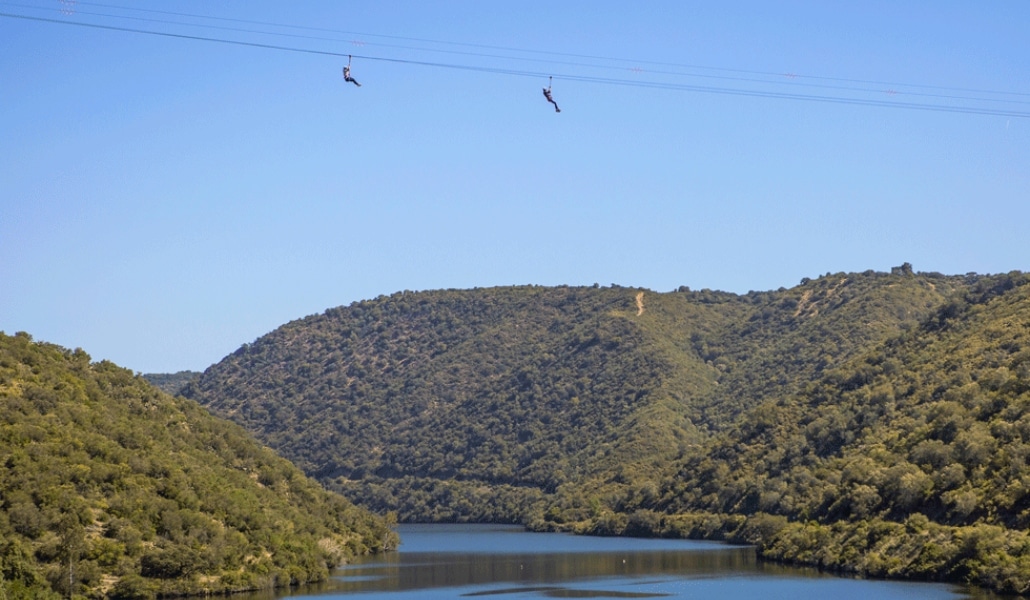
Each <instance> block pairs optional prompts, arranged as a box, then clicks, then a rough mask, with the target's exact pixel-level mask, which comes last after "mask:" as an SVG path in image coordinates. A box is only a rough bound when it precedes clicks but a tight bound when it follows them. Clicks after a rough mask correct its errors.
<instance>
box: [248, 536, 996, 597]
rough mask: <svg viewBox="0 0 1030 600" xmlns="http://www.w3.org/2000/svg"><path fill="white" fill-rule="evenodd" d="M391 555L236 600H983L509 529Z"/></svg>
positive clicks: (750, 561)
mask: <svg viewBox="0 0 1030 600" xmlns="http://www.w3.org/2000/svg"><path fill="white" fill-rule="evenodd" d="M400 533H401V539H402V545H401V548H400V551H399V552H396V553H392V554H388V555H385V556H381V557H373V558H370V559H366V560H364V561H358V562H355V563H354V564H352V565H348V566H346V567H344V568H342V569H339V570H338V571H337V572H336V573H335V574H334V576H333V577H332V578H331V580H330V581H327V582H325V583H322V584H318V585H316V586H307V587H304V588H301V589H296V590H291V591H288V592H278V593H263V594H251V595H247V596H244V597H243V598H241V599H240V600H273V599H275V598H286V597H295V596H304V597H310V598H319V599H320V600H329V599H330V598H332V599H336V598H340V599H343V600H359V599H361V598H366V597H367V598H378V597H386V598H390V599H391V600H408V599H415V600H424V599H427V598H478V597H483V598H488V599H489V598H498V599H499V600H510V599H513V598H541V597H544V598H661V597H676V598H707V597H719V598H720V599H722V600H735V599H738V598H739V599H743V598H749V599H750V598H755V597H763V598H784V599H786V600H802V599H805V598H826V597H832V598H834V600H848V599H850V598H861V599H865V598H897V599H905V600H912V599H920V600H921V599H927V600H942V599H958V598H967V599H968V598H972V597H976V598H978V599H979V598H986V595H985V596H981V595H980V594H978V593H975V592H974V594H973V595H970V594H969V593H967V591H963V590H960V589H959V588H956V587H953V586H947V585H941V584H925V583H905V582H886V581H871V580H861V579H847V578H841V577H835V576H832V575H829V574H826V573H822V572H819V571H818V570H816V569H798V568H792V567H785V566H782V565H776V564H772V563H767V562H762V561H759V560H758V559H757V557H756V554H755V550H754V549H753V548H750V547H739V546H728V545H724V544H716V543H709V542H691V541H686V540H642V539H626V538H592V537H580V536H569V535H558V534H536V533H527V532H525V531H523V530H521V529H520V528H517V527H497V526H474V525H458V526H440V525H434V526H402V527H401V528H400Z"/></svg>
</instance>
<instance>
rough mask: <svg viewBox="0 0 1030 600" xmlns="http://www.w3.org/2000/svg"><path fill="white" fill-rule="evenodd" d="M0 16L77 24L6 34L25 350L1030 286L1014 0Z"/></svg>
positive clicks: (150, 365)
mask: <svg viewBox="0 0 1030 600" xmlns="http://www.w3.org/2000/svg"><path fill="white" fill-rule="evenodd" d="M0 13H6V14H9V15H21V16H30V17H34V18H36V19H53V20H56V21H63V22H62V23H55V22H49V21H41V20H31V19H24V18H15V17H10V16H8V17H0V330H3V331H6V332H7V333H13V332H15V331H22V330H24V331H28V332H29V333H31V334H32V335H33V336H34V337H35V338H36V339H41V340H46V341H50V342H54V343H58V344H61V345H64V346H67V347H82V348H83V349H85V350H86V351H87V352H89V353H90V354H91V355H92V356H93V357H94V359H101V358H106V359H110V360H113V361H115V362H117V363H118V364H120V365H123V366H126V367H129V368H131V369H134V370H137V371H142V372H167V371H177V370H180V369H194V370H202V369H204V368H206V367H207V366H209V365H210V364H212V363H214V362H217V361H218V360H220V359H221V358H222V357H223V356H225V355H226V354H228V353H230V352H232V351H233V350H235V349H236V348H237V347H239V346H240V345H241V344H243V343H246V342H251V341H253V340H254V339H255V338H257V337H259V336H261V335H263V334H265V333H267V332H269V331H271V330H272V329H274V328H276V327H278V326H279V325H281V324H283V323H286V322H288V321H290V320H293V319H296V318H300V317H303V316H305V315H308V314H312V313H316V312H321V311H323V310H325V309H326V308H329V307H333V306H339V305H346V304H350V303H351V302H354V301H357V300H362V299H367V298H373V297H375V296H378V295H380V294H390V293H392V292H395V291H399V290H405V289H406V290H424V289H438V288H470V287H476V286H479V287H485V286H495V285H511V284H528V283H533V284H541V285H558V284H570V285H592V284H593V283H600V284H602V285H607V284H610V283H617V284H620V285H625V286H641V287H646V288H649V289H652V290H655V291H668V290H672V289H675V288H676V287H678V286H681V285H686V286H689V287H691V288H693V289H702V288H712V289H722V290H727V291H733V292H739V293H744V292H747V291H748V290H766V289H776V288H779V287H781V286H782V287H791V286H793V285H796V284H797V283H798V282H799V281H800V279H801V278H803V277H817V276H819V275H822V274H824V273H827V272H838V271H864V270H866V269H874V270H880V271H886V270H889V269H890V268H891V267H892V266H896V265H900V264H901V263H903V262H910V263H912V264H913V266H914V267H915V269H916V270H917V271H939V272H942V273H947V274H959V273H966V272H969V271H976V272H980V273H997V272H1007V271H1011V270H1028V269H1030V242H1028V237H1030V236H1028V235H1027V233H1026V232H1027V230H1028V227H1027V223H1030V193H1028V192H1030V118H1028V116H1027V115H1028V114H1030V36H1027V35H1026V31H1027V29H1028V27H1030V3H1028V2H1023V1H1021V0H1018V1H1017V0H1012V1H1009V2H1004V1H997V2H992V3H974V2H949V1H933V2H930V1H927V2H915V1H913V2H896V1H891V2H877V1H869V2H824V1H811V2H805V1H783V2H765V1H762V2H744V1H732V0H731V1H725V2H685V1H668V2H664V1H653V2H634V3H629V2H607V1H602V0H591V1H567V2H563V1H560V0H551V1H547V2H541V1H536V0H522V1H519V2H492V1H479V0H477V1H467V2H458V1H454V2H450V1H441V2H432V1H426V0H420V1H411V2H399V1H390V0H381V1H368V2H366V1H353V2H343V1H328V0H327V1H315V0H305V1H299V2H259V1H248V2H243V1H242V0H240V1H236V0H233V1H230V0H225V1H215V2H211V1H204V2H200V1H185V0H174V1H173V0H168V1H164V2H146V1H140V2H132V3H129V2H121V1H120V0H111V3H90V2H83V1H79V2H71V1H70V0H66V1H65V2H61V1H60V0H22V1H21V2H3V1H0ZM188 15H192V16H188ZM126 17H131V18H126ZM71 22H75V23H89V24H93V25H100V26H102V27H99V28H98V27H85V26H81V25H73V24H69V23H71ZM198 25H204V26H205V27H200V26H198ZM103 27H121V28H127V29H137V30H145V31H152V32H163V33H166V34H172V35H171V36H168V35H154V34H152V33H151V34H148V33H136V32H127V31H117V30H112V29H107V28H103ZM259 32H264V33H259ZM175 36H178V37H175ZM182 36H194V37H205V38H212V39H218V40H225V41H228V42H233V43H225V41H223V42H212V41H202V40H196V39H188V38H186V37H182ZM245 44H265V45H273V46H279V47H282V48H292V49H293V50H285V49H270V48H260V47H255V46H253V45H245ZM296 50H302V51H296ZM346 54H353V55H355V59H354V60H353V74H354V76H355V78H356V79H358V80H359V81H360V82H361V83H362V84H363V85H362V87H361V88H357V87H354V86H352V85H350V84H346V83H345V82H344V81H343V79H342V76H341V67H342V65H343V63H344V62H345V61H346V58H344V57H343V56H340V55H346ZM547 75H553V76H554V82H553V93H554V98H555V100H556V101H557V102H558V104H559V106H561V108H562V112H561V113H560V114H556V113H555V112H554V111H553V109H552V107H551V106H550V105H549V104H547V102H546V101H545V99H544V98H543V96H542V94H541V93H540V91H541V88H542V87H544V86H546V85H547V83H548V80H547ZM596 78H602V79H605V80H607V81H606V82H598V81H593V80H591V79H596ZM698 88H704V89H698ZM784 94H788V95H793V96H803V97H806V98H807V99H791V98H785V97H783V95H784ZM813 96H817V97H820V98H821V99H822V100H821V101H815V100H812V99H811V97H813ZM852 101H858V102H871V103H872V105H865V104H853V103H851V102H852ZM883 103H889V104H904V105H911V104H919V105H921V108H904V107H897V106H883V105H881V104H883ZM956 111H959V112H956ZM961 111H966V112H961Z"/></svg>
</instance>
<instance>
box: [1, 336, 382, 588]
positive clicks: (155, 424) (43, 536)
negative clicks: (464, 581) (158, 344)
mask: <svg viewBox="0 0 1030 600" xmlns="http://www.w3.org/2000/svg"><path fill="white" fill-rule="evenodd" d="M0 401H2V405H0V464H3V465H4V468H3V469H0V509H2V510H0V575H2V578H0V597H3V598H7V599H10V600H14V599H18V598H48V597H52V598H61V597H67V596H68V595H69V594H75V595H77V596H80V597H81V596H86V597H91V598H100V597H112V598H148V597H154V596H156V595H180V594H187V593H189V594H200V593H204V594H208V593H219V592H227V591H233V590H243V589H256V588H265V587H272V586H278V585H288V584H292V583H300V582H304V581H313V580H318V579H322V578H325V577H326V576H327V574H328V569H329V567H330V566H334V565H336V564H339V563H340V562H343V561H345V560H346V559H347V557H349V556H353V555H356V554H365V553H370V552H378V551H382V550H385V549H388V548H390V547H391V546H392V545H394V544H395V543H396V540H395V534H393V533H392V532H391V530H390V529H389V527H388V523H387V522H386V521H385V520H383V519H380V518H377V517H375V516H373V515H371V514H370V513H368V512H366V511H364V510H363V509H358V508H356V507H354V506H353V505H352V504H350V503H349V502H347V501H346V500H344V499H343V498H341V497H339V496H337V495H334V494H330V493H327V492H325V491H324V489H323V488H322V487H321V486H320V485H319V484H318V483H316V482H314V481H312V480H310V479H308V478H307V477H305V476H304V475H303V474H302V473H301V472H300V471H299V470H298V469H297V468H295V467H294V466H293V465H291V464H290V463H288V462H287V461H286V460H284V459H282V458H279V457H278V456H276V455H275V454H274V453H273V452H272V451H270V450H269V449H267V448H265V447H263V446H260V445H259V444H257V443H256V442H255V441H253V439H252V438H251V437H250V436H249V435H248V434H246V433H245V432H244V431H243V430H242V429H241V428H239V427H238V426H237V425H234V424H230V423H228V422H225V421H222V420H219V419H216V418H214V417H212V416H211V415H210V414H208V413H207V412H206V411H205V410H204V409H202V408H201V407H199V406H198V405H197V404H196V403H194V402H192V401H188V400H184V399H182V398H179V399H175V398H172V397H170V396H168V395H167V394H165V393H163V392H160V391H159V390H157V389H156V388H154V387H153V386H151V385H150V384H149V383H147V382H146V381H145V380H143V379H142V378H141V377H137V376H134V375H133V373H132V372H130V371H128V370H126V369H122V368H119V367H117V366H115V365H113V364H111V363H109V362H106V361H104V362H99V363H93V362H91V361H90V357H89V355H87V354H86V353H85V352H83V351H82V350H78V349H77V350H74V351H69V350H66V349H63V348H60V347H58V346H54V345H50V344H44V343H35V342H33V341H32V339H31V337H30V336H28V335H27V334H24V333H19V334H17V335H14V336H8V335H4V334H3V333H0Z"/></svg>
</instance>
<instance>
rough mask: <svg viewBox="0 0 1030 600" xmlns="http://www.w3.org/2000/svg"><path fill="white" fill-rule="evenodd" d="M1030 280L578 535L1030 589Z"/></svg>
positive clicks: (621, 501) (906, 340) (833, 383)
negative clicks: (699, 539)
mask: <svg viewBox="0 0 1030 600" xmlns="http://www.w3.org/2000/svg"><path fill="white" fill-rule="evenodd" d="M1028 283H1030V277H1028V276H1026V275H1023V274H1020V273H1013V274H1010V275H1003V276H996V277H984V278H979V279H977V280H976V281H974V282H973V283H972V284H971V285H970V286H969V287H967V288H966V289H965V290H963V291H962V293H961V294H959V295H957V296H955V297H954V298H952V299H951V300H950V301H949V302H947V303H946V304H944V305H943V306H941V307H940V308H939V309H938V310H937V311H936V312H935V314H934V315H933V316H932V317H931V318H930V319H927V320H926V321H924V323H923V324H922V325H921V326H920V327H919V328H915V329H911V330H909V331H907V332H906V333H905V334H903V335H901V336H899V337H897V338H894V339H891V340H890V341H889V342H888V343H885V344H879V345H876V346H875V347H873V348H870V349H869V350H868V351H867V352H865V353H863V354H862V355H861V356H858V357H855V358H853V359H851V360H848V361H845V362H844V363H842V364H840V365H837V366H836V367H835V368H832V369H827V370H826V371H825V372H824V373H823V375H822V376H821V377H820V378H818V380H816V381H814V382H813V383H810V384H808V385H806V386H804V387H803V389H801V390H800V391H797V392H793V391H791V392H789V393H784V394H780V395H778V396H773V397H770V398H768V399H767V400H766V401H765V402H764V403H763V404H761V405H760V406H757V407H755V408H752V409H751V410H749V411H747V412H746V413H745V414H744V415H743V416H742V418H740V419H738V420H737V421H736V422H735V424H734V425H733V426H732V427H730V428H728V429H726V430H725V431H723V432H721V433H720V434H719V435H716V436H714V437H713V439H711V440H710V441H709V442H708V443H707V444H706V445H705V447H704V448H693V449H691V451H690V452H688V454H687V455H685V456H684V458H683V459H682V460H681V461H679V463H678V466H677V467H676V473H675V475H671V476H669V477H667V478H666V479H665V480H664V481H663V482H662V484H661V485H660V486H658V487H657V488H656V489H655V490H653V493H652V494H649V495H647V496H642V495H640V494H632V493H629V494H624V495H623V496H622V497H620V498H618V499H614V500H613V501H612V502H611V503H610V505H609V506H608V507H607V508H609V509H610V510H608V511H607V512H606V514H603V515H602V514H595V515H584V514H583V513H581V516H585V517H586V521H585V522H583V523H580V524H577V525H575V526H573V528H580V529H585V530H594V531H608V532H630V531H632V532H636V533H652V534H662V535H667V534H687V535H700V536H716V537H719V536H723V537H731V538H732V537H735V538H738V539H745V540H748V541H752V542H756V543H758V544H759V545H760V550H761V552H762V553H763V555H764V556H766V557H771V558H777V559H781V560H788V561H795V562H804V563H810V564H817V565H820V566H824V567H829V568H835V569H842V570H849V571H857V572H861V573H868V574H875V575H890V576H917V577H928V578H935V579H952V580H965V581H971V582H974V583H977V584H980V585H985V586H988V587H991V588H994V589H999V590H1003V591H1008V592H1019V593H1026V592H1028V591H1030V536H1028V535H1027V533H1026V532H1027V529H1028V527H1030V467H1028V459H1030V285H1027V284H1028ZM788 389H789V388H788ZM556 516H557V515H556ZM562 516H564V517H565V518H567V519H569V520H572V519H573V518H575V517H574V515H573V514H572V513H571V512H566V513H564V514H563V515H562ZM555 520H557V519H555Z"/></svg>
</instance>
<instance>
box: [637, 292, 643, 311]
mask: <svg viewBox="0 0 1030 600" xmlns="http://www.w3.org/2000/svg"><path fill="white" fill-rule="evenodd" d="M642 314H644V292H637V316H638V317H639V316H640V315H642Z"/></svg>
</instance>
